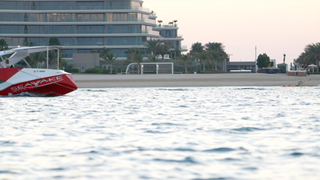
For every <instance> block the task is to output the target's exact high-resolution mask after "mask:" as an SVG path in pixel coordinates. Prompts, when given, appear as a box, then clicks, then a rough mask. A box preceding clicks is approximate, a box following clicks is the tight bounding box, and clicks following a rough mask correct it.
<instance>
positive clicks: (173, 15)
mask: <svg viewBox="0 0 320 180" xmlns="http://www.w3.org/2000/svg"><path fill="white" fill-rule="evenodd" d="M143 6H144V7H145V8H149V9H150V11H151V10H153V11H154V12H155V13H156V14H157V16H158V18H157V20H162V21H163V22H164V23H163V24H168V22H170V21H173V20H178V23H177V24H178V26H179V31H178V34H179V35H182V36H183V38H184V41H182V45H187V46H188V49H189V50H190V48H191V46H192V44H193V43H196V42H201V43H202V44H206V43H208V42H221V43H223V44H224V46H225V50H226V52H227V53H228V54H232V56H231V61H236V60H237V61H238V60H242V61H246V60H250V61H253V60H254V59H255V46H257V54H258V55H259V54H262V53H266V54H267V55H268V56H269V57H270V58H271V59H276V60H277V64H278V63H282V61H283V54H286V55H287V56H286V62H287V63H288V62H292V60H293V59H296V58H298V56H299V55H300V53H302V52H303V51H304V48H305V46H306V45H308V44H311V43H316V42H320V0H190V1H186V0H144V5H143Z"/></svg>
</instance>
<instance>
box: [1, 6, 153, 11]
mask: <svg viewBox="0 0 320 180" xmlns="http://www.w3.org/2000/svg"><path fill="white" fill-rule="evenodd" d="M0 10H32V11H37V10H38V11H44V10H139V11H144V12H149V9H148V8H144V7H137V6H133V7H132V6H113V7H103V6H89V7H88V6H49V7H25V6H0Z"/></svg>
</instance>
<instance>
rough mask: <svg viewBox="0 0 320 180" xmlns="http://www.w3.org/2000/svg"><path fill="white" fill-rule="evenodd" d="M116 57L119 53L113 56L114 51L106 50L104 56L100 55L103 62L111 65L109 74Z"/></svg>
mask: <svg viewBox="0 0 320 180" xmlns="http://www.w3.org/2000/svg"><path fill="white" fill-rule="evenodd" d="M118 57H119V54H117V55H115V56H114V51H112V52H108V53H107V54H106V56H103V57H102V58H103V61H104V62H108V63H110V65H111V69H110V74H112V65H113V63H114V61H115V60H117V58H118Z"/></svg>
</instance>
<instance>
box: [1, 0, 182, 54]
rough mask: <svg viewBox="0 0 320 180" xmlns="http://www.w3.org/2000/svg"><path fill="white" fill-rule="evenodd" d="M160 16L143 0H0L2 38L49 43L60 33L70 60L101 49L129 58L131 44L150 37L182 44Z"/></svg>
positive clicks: (177, 45)
mask: <svg viewBox="0 0 320 180" xmlns="http://www.w3.org/2000/svg"><path fill="white" fill-rule="evenodd" d="M156 19H157V16H156V15H155V14H154V13H153V12H151V11H150V10H149V9H147V8H144V7H143V1H140V0H118V1H117V0H96V1H89V0H66V1H61V0H60V1H59V0H33V1H31V0H13V1H12V0H10V1H8V0H5V1H0V39H5V40H6V42H7V44H8V45H9V47H10V48H14V47H17V46H46V45H48V44H49V39H50V38H51V37H57V38H58V39H59V41H60V43H61V46H62V50H63V52H64V57H63V58H65V59H72V57H73V54H74V53H91V51H92V50H97V49H102V48H108V49H111V50H112V51H114V52H115V54H119V57H122V58H125V57H127V51H128V49H131V48H138V49H146V46H145V44H146V41H147V40H150V39H159V40H160V41H162V42H164V43H166V44H167V45H168V46H169V48H170V49H176V48H182V47H181V41H182V40H183V38H182V37H179V36H178V35H177V30H178V27H177V26H176V25H173V23H172V24H171V25H168V26H161V25H157V22H156ZM185 49H186V48H184V50H185Z"/></svg>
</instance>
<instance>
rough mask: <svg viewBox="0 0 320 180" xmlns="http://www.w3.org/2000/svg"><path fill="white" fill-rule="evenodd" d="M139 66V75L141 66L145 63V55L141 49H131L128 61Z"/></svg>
mask: <svg viewBox="0 0 320 180" xmlns="http://www.w3.org/2000/svg"><path fill="white" fill-rule="evenodd" d="M127 60H131V61H134V62H136V63H137V64H138V74H140V64H141V62H142V61H143V55H142V52H141V50H140V49H131V50H130V53H129V55H128V59H127Z"/></svg>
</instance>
